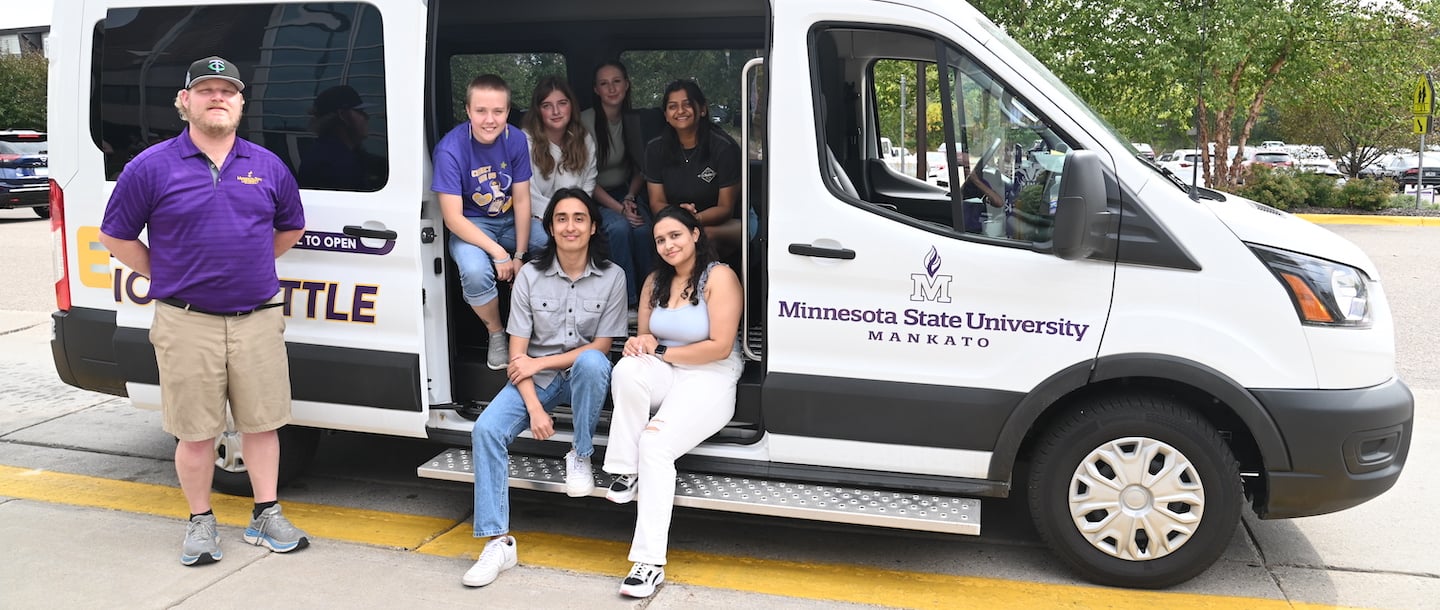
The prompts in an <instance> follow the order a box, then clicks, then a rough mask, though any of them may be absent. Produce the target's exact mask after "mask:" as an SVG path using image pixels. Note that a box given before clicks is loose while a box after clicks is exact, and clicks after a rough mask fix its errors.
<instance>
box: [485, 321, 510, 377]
mask: <svg viewBox="0 0 1440 610" xmlns="http://www.w3.org/2000/svg"><path fill="white" fill-rule="evenodd" d="M485 364H486V366H489V367H490V368H491V370H496V371H503V370H505V368H506V367H508V366H510V337H509V336H508V335H506V334H505V331H503V330H502V331H500V332H495V333H490V349H489V351H487V352H485Z"/></svg>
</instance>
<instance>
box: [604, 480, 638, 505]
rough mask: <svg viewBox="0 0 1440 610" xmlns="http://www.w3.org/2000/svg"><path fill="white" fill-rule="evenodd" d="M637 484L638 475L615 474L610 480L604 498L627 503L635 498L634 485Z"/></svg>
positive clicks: (618, 502) (617, 502)
mask: <svg viewBox="0 0 1440 610" xmlns="http://www.w3.org/2000/svg"><path fill="white" fill-rule="evenodd" d="M639 484H640V476H639V475H634V474H617V475H615V480H614V481H611V482H610V491H607V492H605V499H606V500H609V501H611V502H614V503H616V504H627V503H629V502H631V501H633V500H634V499H635V492H636V489H635V487H636V486H637V485H639Z"/></svg>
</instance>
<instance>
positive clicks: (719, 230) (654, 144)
mask: <svg viewBox="0 0 1440 610" xmlns="http://www.w3.org/2000/svg"><path fill="white" fill-rule="evenodd" d="M664 99H665V107H664V110H665V123H666V125H667V126H668V128H667V129H665V130H664V132H663V133H662V134H661V135H660V137H658V138H655V139H654V140H651V141H650V143H649V144H648V145H647V146H646V147H645V181H646V182H647V183H649V187H648V191H649V194H650V209H651V211H653V212H654V213H656V214H659V213H660V210H663V209H665V206H667V205H678V206H681V207H684V208H686V209H689V210H690V211H691V212H692V213H694V214H695V217H696V218H697V219H699V220H700V224H701V226H702V227H704V230H705V233H706V235H707V236H709V237H710V239H711V241H713V242H715V245H716V249H718V250H719V251H720V253H721V254H722V255H724V254H726V253H727V252H734V251H736V250H738V249H739V247H740V245H741V243H742V242H743V238H742V235H741V229H740V220H739V219H738V218H735V217H734V216H735V206H736V205H738V202H739V199H740V159H741V154H740V146H739V145H738V144H736V143H735V141H734V140H732V139H730V136H729V135H727V134H726V133H725V132H724V131H721V130H720V128H719V127H718V126H716V125H714V124H713V123H711V122H710V108H709V106H708V105H707V104H706V102H705V94H704V93H703V92H702V91H700V86H699V85H697V84H695V81H692V80H677V81H675V82H672V83H670V84H669V85H667V86H666V87H665V96H664Z"/></svg>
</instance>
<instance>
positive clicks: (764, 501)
mask: <svg viewBox="0 0 1440 610" xmlns="http://www.w3.org/2000/svg"><path fill="white" fill-rule="evenodd" d="M594 466H595V477H596V480H595V491H593V492H591V493H590V495H592V496H596V497H602V498H603V497H605V490H606V488H607V487H609V485H610V475H608V474H606V473H604V472H602V471H601V470H600V464H598V463H597V464H594ZM416 474H418V475H419V476H420V477H422V478H428V479H443V480H447V481H459V482H462V483H473V482H474V481H475V474H474V472H473V471H472V470H471V462H470V450H468V449H460V448H455V449H447V450H445V451H444V452H442V453H441V454H440V455H437V456H435V458H434V459H432V460H430V461H429V462H427V463H425V464H422V465H421V466H420V467H419V468H417V469H416ZM510 486H511V487H516V488H520V489H533V490H538V491H549V492H556V493H565V459H564V458H548V457H537V456H530V455H511V456H510ZM675 505H676V506H688V507H691V508H702V509H708V510H721V511H726V512H734V513H747V514H752V515H770V516H774V517H796V518H801V519H811V520H815V521H832V522H835V523H853V524H857V525H875V526H880V527H893V528H899V529H909V530H922V531H927V532H944V533H950V534H967V535H971V536H978V535H980V500H978V499H974V498H957V497H951V496H936V495H929V494H915V493H905V492H896V491H883V490H873V489H860V488H850V487H837V486H831V485H812V484H808V483H794V482H789V481H771V480H764V479H756V478H748V477H739V476H731V475H722V474H708V473H702V472H684V471H682V472H680V473H679V476H678V482H677V485H676V486H675Z"/></svg>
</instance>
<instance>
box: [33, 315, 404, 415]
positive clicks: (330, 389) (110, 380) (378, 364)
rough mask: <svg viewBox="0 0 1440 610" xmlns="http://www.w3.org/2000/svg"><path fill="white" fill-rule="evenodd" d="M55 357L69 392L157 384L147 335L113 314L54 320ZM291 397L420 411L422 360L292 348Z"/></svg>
mask: <svg viewBox="0 0 1440 610" xmlns="http://www.w3.org/2000/svg"><path fill="white" fill-rule="evenodd" d="M51 318H52V320H53V321H54V325H55V334H54V338H53V339H51V342H50V350H51V352H52V354H53V355H54V357H55V369H56V371H57V372H59V374H60V379H61V380H62V381H64V382H65V383H68V384H70V385H73V386H76V387H79V388H84V389H87V390H94V391H97V392H106V393H109V394H115V395H117V396H124V395H125V383H126V382H130V381H133V382H136V383H147V384H159V383H160V371H159V369H158V368H157V367H156V365H155V348H154V346H152V345H150V337H149V331H147V330H146V329H143V328H116V326H115V312H113V311H106V310H99V309H87V308H79V307H77V308H74V309H71V310H70V311H68V312H65V311H57V312H55V313H54V314H52V316H51ZM285 347H286V350H287V351H288V353H289V357H290V393H291V396H292V397H293V398H294V399H295V400H308V401H314V402H328V403H335V404H342V405H355V406H362V407H375V408H378V409H392V410H397V411H415V412H418V411H421V410H422V409H423V408H424V403H423V402H422V401H421V396H420V388H421V385H420V356H419V355H418V354H408V353H401V352H384V351H378V350H364V349H354V348H348V347H332V346H326V345H311V344H308V343H289V342H287V343H286V345H285Z"/></svg>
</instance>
